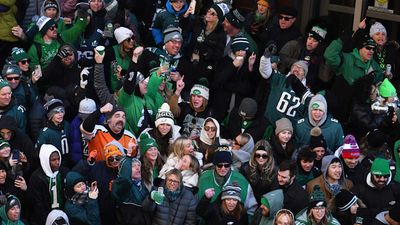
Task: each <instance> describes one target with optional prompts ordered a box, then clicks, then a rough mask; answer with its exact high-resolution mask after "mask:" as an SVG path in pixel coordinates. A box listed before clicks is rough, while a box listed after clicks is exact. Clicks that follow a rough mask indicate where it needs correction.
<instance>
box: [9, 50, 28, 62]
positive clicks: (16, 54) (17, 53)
mask: <svg viewBox="0 0 400 225" xmlns="http://www.w3.org/2000/svg"><path fill="white" fill-rule="evenodd" d="M11 57H12V59H14V60H15V62H19V61H21V60H23V59H29V56H28V53H26V52H25V51H24V49H23V48H18V47H14V48H13V49H12V50H11Z"/></svg>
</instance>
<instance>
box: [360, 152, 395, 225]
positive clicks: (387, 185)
mask: <svg viewBox="0 0 400 225" xmlns="http://www.w3.org/2000/svg"><path fill="white" fill-rule="evenodd" d="M399 191H400V186H399V184H397V183H395V182H393V178H392V173H391V172H390V168H389V162H388V160H386V159H383V158H376V159H375V160H374V161H373V163H372V166H371V170H370V172H369V173H368V175H367V177H366V179H365V181H364V182H363V183H361V184H357V185H355V186H354V188H353V189H352V192H353V193H354V194H355V195H356V196H357V197H358V198H360V199H361V200H362V201H363V202H364V203H365V205H366V208H359V209H358V210H359V212H360V214H361V213H362V215H363V218H364V220H363V223H370V222H371V221H372V220H373V218H374V217H375V216H376V215H377V214H378V213H379V212H381V211H382V210H387V209H389V207H390V202H393V201H397V199H399V197H400V195H399V193H400V192H399Z"/></svg>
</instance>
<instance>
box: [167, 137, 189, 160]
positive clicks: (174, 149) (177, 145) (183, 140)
mask: <svg viewBox="0 0 400 225" xmlns="http://www.w3.org/2000/svg"><path fill="white" fill-rule="evenodd" d="M191 142H192V140H191V139H190V138H187V137H183V136H181V137H178V138H177V139H176V140H175V141H174V143H173V144H172V145H171V147H170V150H169V154H174V155H175V156H176V157H178V158H179V159H180V158H182V156H184V155H185V154H184V151H183V149H184V148H185V146H186V145H187V144H188V143H191Z"/></svg>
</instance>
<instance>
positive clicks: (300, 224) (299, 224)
mask: <svg viewBox="0 0 400 225" xmlns="http://www.w3.org/2000/svg"><path fill="white" fill-rule="evenodd" d="M307 211H308V210H307V208H305V209H303V210H301V211H300V212H299V213H297V215H296V221H295V222H296V225H313V224H314V223H312V221H310V220H309V219H308V217H307ZM328 225H340V223H339V221H338V220H337V219H335V218H334V217H333V216H331V215H330V216H329V217H328Z"/></svg>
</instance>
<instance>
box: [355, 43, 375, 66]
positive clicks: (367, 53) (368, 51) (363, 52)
mask: <svg viewBox="0 0 400 225" xmlns="http://www.w3.org/2000/svg"><path fill="white" fill-rule="evenodd" d="M358 52H359V53H360V57H361V60H362V61H364V62H366V61H368V60H371V59H372V57H373V56H374V52H375V46H365V47H363V48H361V49H360V50H358Z"/></svg>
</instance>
